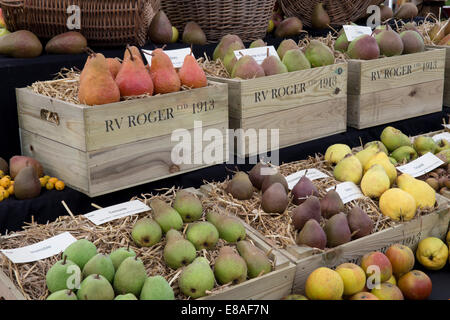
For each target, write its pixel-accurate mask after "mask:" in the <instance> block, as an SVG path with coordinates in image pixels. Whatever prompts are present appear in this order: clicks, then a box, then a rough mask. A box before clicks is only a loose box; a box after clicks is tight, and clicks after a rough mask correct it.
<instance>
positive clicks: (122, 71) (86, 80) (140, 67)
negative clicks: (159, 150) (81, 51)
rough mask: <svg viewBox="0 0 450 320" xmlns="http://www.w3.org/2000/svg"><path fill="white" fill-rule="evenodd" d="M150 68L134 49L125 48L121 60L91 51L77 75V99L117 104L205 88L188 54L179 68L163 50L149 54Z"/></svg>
mask: <svg viewBox="0 0 450 320" xmlns="http://www.w3.org/2000/svg"><path fill="white" fill-rule="evenodd" d="M151 62H152V63H151V66H150V67H148V66H147V65H145V63H144V60H143V58H142V55H141V52H140V50H139V49H138V48H137V47H135V46H128V45H127V47H126V49H125V52H124V56H123V61H122V62H120V61H119V60H118V59H116V58H105V56H104V55H103V54H101V53H95V52H93V51H92V50H91V51H90V54H89V57H88V59H87V61H86V63H85V65H84V68H83V70H82V72H81V74H80V85H79V91H78V100H79V101H80V103H82V104H86V105H89V106H93V105H102V104H107V103H114V102H119V101H120V100H121V98H128V97H136V96H151V95H156V94H165V93H171V92H177V91H180V90H181V88H182V87H183V88H191V89H194V88H202V87H205V86H207V84H208V82H207V79H206V75H205V72H204V71H203V69H202V68H201V67H200V66H199V64H198V63H197V60H196V59H195V58H194V56H193V55H192V52H191V54H189V55H187V56H186V57H185V59H184V62H183V65H182V67H181V68H180V69H179V70H177V69H175V68H174V66H173V64H172V61H171V60H170V58H169V56H168V55H167V54H166V53H165V52H164V50H163V48H158V49H156V50H154V51H153V52H152V59H151Z"/></svg>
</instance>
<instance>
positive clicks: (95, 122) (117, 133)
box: [85, 83, 228, 151]
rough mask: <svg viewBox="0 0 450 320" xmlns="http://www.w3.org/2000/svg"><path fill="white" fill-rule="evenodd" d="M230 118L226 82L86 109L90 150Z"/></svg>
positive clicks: (217, 122) (220, 121) (87, 138)
mask: <svg viewBox="0 0 450 320" xmlns="http://www.w3.org/2000/svg"><path fill="white" fill-rule="evenodd" d="M224 119H228V90H227V85H226V84H223V83H213V84H212V85H209V86H208V87H204V88H199V89H194V90H189V91H180V92H175V93H169V94H164V95H158V96H153V97H149V98H144V99H136V100H129V101H122V102H119V103H112V104H108V105H102V106H96V107H95V108H88V109H86V111H85V122H86V128H87V132H86V135H87V137H86V141H87V150H88V151H95V150H101V149H104V148H108V147H114V146H119V145H122V144H125V143H129V142H134V141H138V140H144V139H150V138H154V137H160V136H164V135H170V134H171V133H172V132H173V131H174V130H176V129H192V128H194V121H202V124H203V126H211V125H215V124H219V123H222V122H223V121H224Z"/></svg>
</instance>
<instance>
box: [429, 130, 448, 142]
mask: <svg viewBox="0 0 450 320" xmlns="http://www.w3.org/2000/svg"><path fill="white" fill-rule="evenodd" d="M433 140H434V141H435V142H438V141H440V140H447V141H448V142H450V132H442V133H439V134H436V135H434V136H433Z"/></svg>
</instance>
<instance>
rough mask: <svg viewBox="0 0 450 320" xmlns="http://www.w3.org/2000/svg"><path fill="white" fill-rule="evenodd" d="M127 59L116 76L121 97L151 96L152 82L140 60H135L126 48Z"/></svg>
mask: <svg viewBox="0 0 450 320" xmlns="http://www.w3.org/2000/svg"><path fill="white" fill-rule="evenodd" d="M127 51H128V52H129V55H128V57H127V58H126V59H125V60H124V61H123V63H122V67H121V68H120V70H119V73H118V74H117V76H116V79H115V80H116V83H117V86H118V87H119V90H120V95H121V96H122V97H130V96H139V95H143V94H148V95H152V94H153V81H152V78H151V77H150V74H149V73H148V71H147V69H146V68H145V65H144V63H143V62H142V60H141V59H140V58H137V57H135V56H134V55H133V53H132V52H131V50H130V48H129V46H127Z"/></svg>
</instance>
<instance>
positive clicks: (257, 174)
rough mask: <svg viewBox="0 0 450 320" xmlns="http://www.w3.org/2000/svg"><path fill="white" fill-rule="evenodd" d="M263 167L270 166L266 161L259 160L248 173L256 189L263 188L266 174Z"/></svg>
mask: <svg viewBox="0 0 450 320" xmlns="http://www.w3.org/2000/svg"><path fill="white" fill-rule="evenodd" d="M263 168H266V169H267V168H269V166H268V165H267V164H265V163H262V162H258V163H257V164H256V165H255V166H254V167H253V168H252V169H251V170H250V171H249V173H248V177H249V178H250V181H251V182H252V184H253V186H254V187H255V188H256V189H259V190H260V189H261V187H262V184H263V181H264V178H265V177H266V175H265V174H264V172H263V171H262V170H261V169H263Z"/></svg>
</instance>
